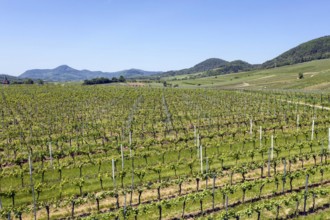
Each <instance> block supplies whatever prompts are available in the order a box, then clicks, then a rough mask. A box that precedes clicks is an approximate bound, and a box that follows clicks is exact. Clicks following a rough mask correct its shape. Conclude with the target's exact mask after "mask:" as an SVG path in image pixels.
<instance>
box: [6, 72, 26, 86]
mask: <svg viewBox="0 0 330 220" xmlns="http://www.w3.org/2000/svg"><path fill="white" fill-rule="evenodd" d="M5 78H6V79H7V80H9V82H22V81H23V79H20V78H18V77H16V76H10V75H6V74H0V84H1V83H2V81H3V80H4V79H5Z"/></svg>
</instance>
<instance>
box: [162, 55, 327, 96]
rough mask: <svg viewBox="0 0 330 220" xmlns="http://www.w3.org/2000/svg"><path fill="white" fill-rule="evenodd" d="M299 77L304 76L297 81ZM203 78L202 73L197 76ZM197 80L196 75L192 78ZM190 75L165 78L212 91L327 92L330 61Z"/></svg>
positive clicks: (172, 81) (182, 84) (185, 85)
mask: <svg viewBox="0 0 330 220" xmlns="http://www.w3.org/2000/svg"><path fill="white" fill-rule="evenodd" d="M299 73H302V74H303V75H304V78H303V79H298V75H299ZM200 74H202V73H200ZM193 75H194V76H198V74H193ZM189 77H191V75H179V76H175V77H167V78H163V79H162V80H166V81H167V82H169V83H171V84H173V85H174V84H178V85H179V86H180V87H194V88H195V87H207V88H209V87H212V88H219V89H254V90H264V89H302V90H306V91H311V90H321V91H330V59H325V60H316V61H311V62H306V63H301V64H295V65H290V66H283V67H278V68H272V69H262V70H255V71H250V72H241V73H231V74H227V75H219V76H212V77H203V78H196V79H189ZM174 78H176V80H173V79H174Z"/></svg>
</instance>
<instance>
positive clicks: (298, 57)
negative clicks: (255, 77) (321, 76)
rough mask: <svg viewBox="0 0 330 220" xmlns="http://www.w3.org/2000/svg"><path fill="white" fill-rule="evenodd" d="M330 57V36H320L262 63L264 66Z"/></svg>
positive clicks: (269, 66)
mask: <svg viewBox="0 0 330 220" xmlns="http://www.w3.org/2000/svg"><path fill="white" fill-rule="evenodd" d="M326 58H330V36H325V37H320V38H317V39H314V40H311V41H308V42H306V43H303V44H300V45H298V46H297V47H294V48H292V49H290V50H288V51H286V52H284V53H283V54H281V55H279V56H278V57H276V58H274V59H272V60H269V61H267V62H265V63H263V64H262V68H273V67H275V65H276V66H284V65H292V64H296V63H303V62H307V61H312V60H319V59H326Z"/></svg>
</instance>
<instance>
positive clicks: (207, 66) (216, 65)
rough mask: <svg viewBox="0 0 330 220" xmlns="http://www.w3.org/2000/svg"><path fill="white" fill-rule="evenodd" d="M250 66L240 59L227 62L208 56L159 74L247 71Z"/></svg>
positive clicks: (251, 66)
mask: <svg viewBox="0 0 330 220" xmlns="http://www.w3.org/2000/svg"><path fill="white" fill-rule="evenodd" d="M252 68H253V65H251V64H249V63H247V62H244V61H241V60H236V61H232V62H228V61H226V60H222V59H218V58H210V59H207V60H205V61H203V62H201V63H198V64H196V65H195V66H193V67H191V68H188V69H183V70H177V71H168V72H165V73H162V74H160V76H176V75H183V74H192V73H198V72H207V71H211V70H213V71H215V72H216V73H217V74H218V75H219V74H226V73H232V72H239V71H247V70H250V69H252Z"/></svg>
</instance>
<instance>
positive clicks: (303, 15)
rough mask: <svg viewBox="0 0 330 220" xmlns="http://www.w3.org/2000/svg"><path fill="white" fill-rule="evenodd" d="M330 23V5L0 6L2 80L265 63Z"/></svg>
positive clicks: (71, 0)
mask: <svg viewBox="0 0 330 220" xmlns="http://www.w3.org/2000/svg"><path fill="white" fill-rule="evenodd" d="M329 22H330V1H329V0H0V73H5V74H10V75H19V74H21V73H23V72H24V71H25V70H27V69H35V68H55V67H57V66H59V65H62V64H67V65H69V66H71V67H73V68H76V69H89V70H101V71H109V72H110V71H118V70H123V69H129V68H139V69H144V70H157V71H158V70H160V71H166V70H176V69H182V68H187V67H191V66H193V65H195V64H197V63H199V62H201V61H203V60H205V59H207V58H211V57H217V58H221V59H225V60H228V61H232V60H236V59H242V60H245V61H248V62H250V63H262V62H264V61H266V60H269V59H272V58H274V57H275V56H277V55H279V54H281V53H282V52H284V51H286V50H287V49H290V48H292V47H294V46H297V45H298V44H300V43H303V42H305V41H308V40H311V39H314V38H318V37H321V36H325V35H329V34H330V24H329Z"/></svg>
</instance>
